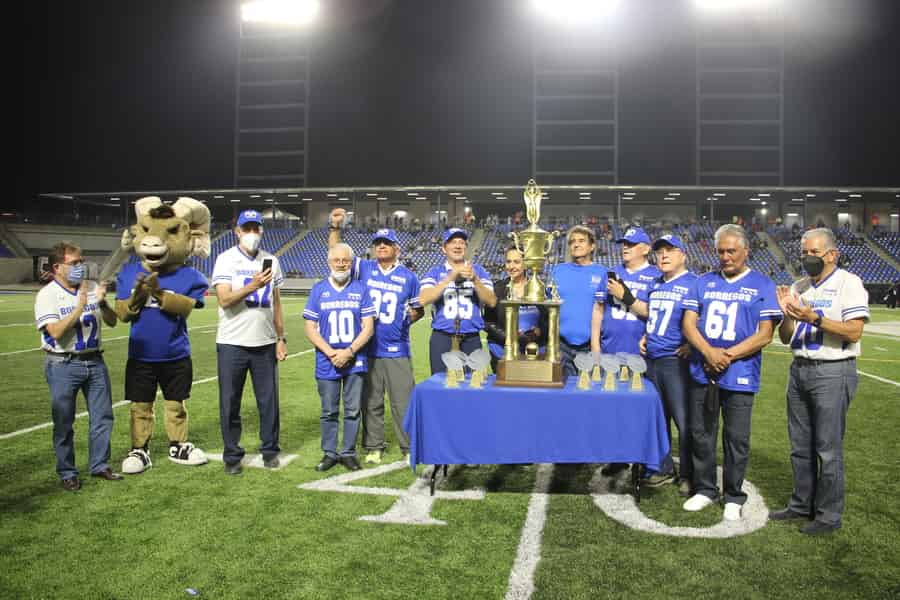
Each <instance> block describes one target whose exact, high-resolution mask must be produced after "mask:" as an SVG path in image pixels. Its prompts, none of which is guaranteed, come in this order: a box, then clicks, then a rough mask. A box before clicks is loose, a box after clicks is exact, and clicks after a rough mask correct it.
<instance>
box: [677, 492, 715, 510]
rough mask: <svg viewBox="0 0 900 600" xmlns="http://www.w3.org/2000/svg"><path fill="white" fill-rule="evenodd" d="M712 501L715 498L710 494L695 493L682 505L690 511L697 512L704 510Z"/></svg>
mask: <svg viewBox="0 0 900 600" xmlns="http://www.w3.org/2000/svg"><path fill="white" fill-rule="evenodd" d="M712 503H713V499H712V498H710V497H709V496H704V495H703V494H694V495H693V496H691V497H690V498H688V499H687V500H686V501H685V503H684V504H683V505H682V508H683V509H684V510H686V511H688V512H697V511H698V510H703V509H704V508H706V507H707V506H709V505H710V504H712Z"/></svg>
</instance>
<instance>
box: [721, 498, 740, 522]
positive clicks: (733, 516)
mask: <svg viewBox="0 0 900 600" xmlns="http://www.w3.org/2000/svg"><path fill="white" fill-rule="evenodd" d="M722 516H723V517H725V520H726V521H740V520H741V505H740V504H738V503H737V502H726V503H725V512H724V513H722Z"/></svg>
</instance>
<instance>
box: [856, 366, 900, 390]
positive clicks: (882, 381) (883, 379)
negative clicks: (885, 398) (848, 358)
mask: <svg viewBox="0 0 900 600" xmlns="http://www.w3.org/2000/svg"><path fill="white" fill-rule="evenodd" d="M856 372H857V373H859V374H860V375H865V376H866V377H871V378H872V379H875V380H877V381H880V382H881V383H889V384H891V385H895V386H897V387H900V383H897V382H896V381H894V380H893V379H885V378H884V377H879V376H878V375H872V374H871V373H866V372H865V371H860V370H859V369H857V370H856Z"/></svg>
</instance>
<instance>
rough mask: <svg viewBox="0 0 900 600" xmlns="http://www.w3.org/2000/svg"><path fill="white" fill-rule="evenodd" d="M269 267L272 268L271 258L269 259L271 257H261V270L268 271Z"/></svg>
mask: <svg viewBox="0 0 900 600" xmlns="http://www.w3.org/2000/svg"><path fill="white" fill-rule="evenodd" d="M271 268H272V259H271V258H264V259H263V265H262V270H263V271H268V270H270V269H271Z"/></svg>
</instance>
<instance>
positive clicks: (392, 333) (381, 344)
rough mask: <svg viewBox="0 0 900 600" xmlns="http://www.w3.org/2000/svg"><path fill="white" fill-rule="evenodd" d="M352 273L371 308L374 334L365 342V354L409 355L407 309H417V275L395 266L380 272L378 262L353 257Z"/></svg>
mask: <svg viewBox="0 0 900 600" xmlns="http://www.w3.org/2000/svg"><path fill="white" fill-rule="evenodd" d="M353 276H354V277H355V278H356V279H359V281H360V282H361V283H363V284H365V286H366V288H367V289H368V290H369V298H370V299H371V300H372V305H373V306H374V307H375V334H374V336H373V337H372V340H371V341H370V342H369V346H368V348H369V356H375V357H378V358H409V357H410V356H411V355H410V351H409V326H410V324H411V322H410V319H409V311H408V308H410V307H412V308H418V307H419V306H421V305H420V304H419V278H418V277H416V274H415V273H413V272H412V271H410V270H409V269H407V268H406V267H404V266H403V265H400V264H398V265H396V266H394V267H393V268H391V269H389V270H387V271H382V270H381V267H379V266H378V261H375V260H361V259H359V258H357V259H356V262H355V264H354V268H353Z"/></svg>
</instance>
